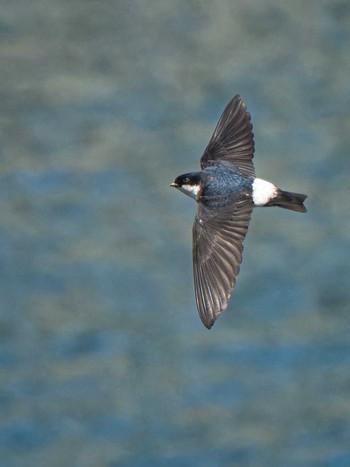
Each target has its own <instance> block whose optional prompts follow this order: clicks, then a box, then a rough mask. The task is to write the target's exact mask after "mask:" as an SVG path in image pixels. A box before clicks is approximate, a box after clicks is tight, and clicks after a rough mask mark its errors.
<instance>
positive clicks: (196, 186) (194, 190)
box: [170, 172, 201, 199]
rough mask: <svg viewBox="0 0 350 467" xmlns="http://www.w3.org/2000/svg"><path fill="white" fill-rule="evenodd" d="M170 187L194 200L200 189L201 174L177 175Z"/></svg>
mask: <svg viewBox="0 0 350 467" xmlns="http://www.w3.org/2000/svg"><path fill="white" fill-rule="evenodd" d="M170 186H172V187H174V188H177V189H178V190H180V191H182V192H183V193H185V195H187V196H190V197H191V198H194V199H196V197H197V194H198V193H199V190H200V188H201V173H200V172H191V173H188V174H183V175H179V176H178V177H176V178H175V180H174V181H173V183H171V184H170Z"/></svg>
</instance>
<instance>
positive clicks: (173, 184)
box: [169, 182, 179, 188]
mask: <svg viewBox="0 0 350 467" xmlns="http://www.w3.org/2000/svg"><path fill="white" fill-rule="evenodd" d="M169 186H172V187H174V188H177V187H178V186H179V185H178V184H177V183H175V182H173V183H170V185H169Z"/></svg>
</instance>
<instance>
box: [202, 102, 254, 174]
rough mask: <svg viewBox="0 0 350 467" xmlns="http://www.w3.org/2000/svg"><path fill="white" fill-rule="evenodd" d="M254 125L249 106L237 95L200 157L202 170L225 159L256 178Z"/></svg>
mask: <svg viewBox="0 0 350 467" xmlns="http://www.w3.org/2000/svg"><path fill="white" fill-rule="evenodd" d="M252 128H253V126H252V124H251V123H250V114H249V113H248V112H247V108H246V105H245V103H244V102H243V99H242V97H241V96H238V95H237V96H235V97H234V98H233V99H232V100H231V101H230V102H229V103H228V104H227V106H226V108H225V110H224V111H223V113H222V115H221V117H220V120H219V121H218V124H217V125H216V128H215V130H214V133H213V136H212V137H211V140H210V141H209V144H208V146H207V147H206V149H205V151H204V153H203V155H202V157H201V161H200V164H201V168H202V170H203V169H204V168H205V167H207V166H208V165H211V164H215V163H216V162H218V161H220V160H222V161H228V162H231V163H232V164H234V165H235V166H236V167H237V168H238V169H239V170H240V172H241V173H242V174H244V175H246V176H248V177H255V170H254V165H253V160H252V159H253V157H254V134H253V132H252Z"/></svg>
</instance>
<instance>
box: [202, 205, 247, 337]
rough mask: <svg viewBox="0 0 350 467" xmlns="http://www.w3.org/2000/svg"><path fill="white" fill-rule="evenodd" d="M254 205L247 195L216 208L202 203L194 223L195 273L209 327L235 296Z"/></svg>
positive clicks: (203, 311) (204, 320)
mask: <svg viewBox="0 0 350 467" xmlns="http://www.w3.org/2000/svg"><path fill="white" fill-rule="evenodd" d="M252 209H253V204H252V201H251V199H250V198H249V197H246V196H242V198H241V199H238V200H236V201H235V202H234V203H233V204H230V205H229V206H225V207H223V208H220V209H216V210H213V209H209V208H208V207H206V206H205V205H204V204H201V203H199V204H198V209H197V212H196V217H195V221H194V224H193V274H194V285H195V295H196V303H197V308H198V312H199V316H200V318H201V320H202V322H203V324H204V326H206V327H207V328H208V329H210V328H211V327H212V325H213V324H214V322H215V320H216V319H217V318H218V317H219V316H220V314H221V313H222V312H223V311H224V310H225V309H226V307H227V305H228V301H229V299H230V297H231V294H232V289H233V287H234V285H235V283H236V277H237V275H238V273H239V269H240V264H241V261H242V251H243V243H242V242H243V240H244V237H245V236H246V233H247V230H248V224H249V221H250V217H251V212H252Z"/></svg>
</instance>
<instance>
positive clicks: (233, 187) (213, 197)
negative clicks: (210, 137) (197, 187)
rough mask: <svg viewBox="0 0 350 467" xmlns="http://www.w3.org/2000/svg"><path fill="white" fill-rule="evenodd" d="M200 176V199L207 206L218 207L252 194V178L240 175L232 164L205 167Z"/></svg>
mask: <svg viewBox="0 0 350 467" xmlns="http://www.w3.org/2000/svg"><path fill="white" fill-rule="evenodd" d="M202 176H203V180H202V187H203V189H202V192H201V198H200V201H201V202H202V203H203V204H205V205H206V206H207V207H209V208H213V209H218V208H220V207H224V206H227V205H228V204H232V203H235V202H237V201H239V200H241V199H246V198H247V196H251V195H252V184H253V180H254V179H253V178H247V177H245V176H244V175H242V174H241V173H240V172H239V171H238V170H237V169H236V168H235V166H234V165H232V164H227V163H220V164H217V165H212V166H209V167H206V168H205V169H204V170H203V172H202Z"/></svg>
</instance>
